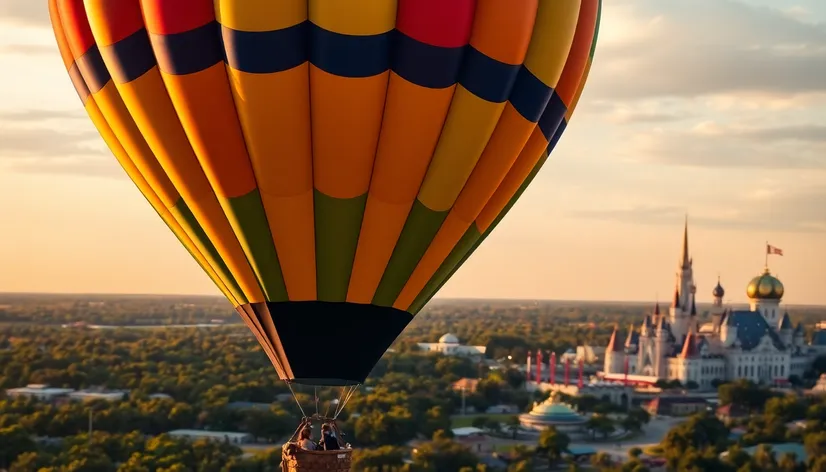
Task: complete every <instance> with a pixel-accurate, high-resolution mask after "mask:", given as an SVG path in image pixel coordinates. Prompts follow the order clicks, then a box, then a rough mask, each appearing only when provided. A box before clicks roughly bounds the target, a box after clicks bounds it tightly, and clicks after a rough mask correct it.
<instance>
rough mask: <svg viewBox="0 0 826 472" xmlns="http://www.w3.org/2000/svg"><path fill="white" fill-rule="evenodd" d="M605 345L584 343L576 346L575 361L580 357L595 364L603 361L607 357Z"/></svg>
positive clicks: (588, 362)
mask: <svg viewBox="0 0 826 472" xmlns="http://www.w3.org/2000/svg"><path fill="white" fill-rule="evenodd" d="M605 349H606V348H605V346H589V345H587V344H586V345H582V346H577V347H576V357H575V358H574V360H573V361H574V362H579V361H580V359H581V360H582V361H583V362H585V363H586V364H595V363H597V362H602V361H603V360H604V359H605Z"/></svg>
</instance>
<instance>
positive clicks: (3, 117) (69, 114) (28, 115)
mask: <svg viewBox="0 0 826 472" xmlns="http://www.w3.org/2000/svg"><path fill="white" fill-rule="evenodd" d="M85 119H88V116H87V115H86V114H85V113H83V112H82V111H79V110H42V109H40V110H38V109H28V110H7V111H0V122H3V121H7V122H12V123H31V122H43V121H46V120H85Z"/></svg>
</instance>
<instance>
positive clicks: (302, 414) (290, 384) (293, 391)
mask: <svg viewBox="0 0 826 472" xmlns="http://www.w3.org/2000/svg"><path fill="white" fill-rule="evenodd" d="M286 382H287V387H289V389H290V393H292V394H293V400H295V404H296V405H298V409H299V410H300V411H301V416H302V417H304V418H307V413H304V408H302V407H301V402H300V401H298V397H297V396H295V390H293V385H292V382H290V381H289V380H287V381H286Z"/></svg>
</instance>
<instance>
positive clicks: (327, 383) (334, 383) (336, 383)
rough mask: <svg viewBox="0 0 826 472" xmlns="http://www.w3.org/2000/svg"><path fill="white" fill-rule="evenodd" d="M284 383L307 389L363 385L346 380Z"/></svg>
mask: <svg viewBox="0 0 826 472" xmlns="http://www.w3.org/2000/svg"><path fill="white" fill-rule="evenodd" d="M286 382H287V383H289V384H293V385H296V384H297V385H306V386H308V387H354V386H358V385H361V384H362V383H364V382H356V381H353V380H346V379H287V380H286Z"/></svg>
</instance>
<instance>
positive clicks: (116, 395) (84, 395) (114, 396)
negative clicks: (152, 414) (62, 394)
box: [69, 390, 129, 402]
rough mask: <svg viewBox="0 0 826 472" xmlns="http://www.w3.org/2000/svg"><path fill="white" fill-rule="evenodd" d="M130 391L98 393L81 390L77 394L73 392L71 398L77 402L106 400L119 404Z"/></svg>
mask: <svg viewBox="0 0 826 472" xmlns="http://www.w3.org/2000/svg"><path fill="white" fill-rule="evenodd" d="M128 393H129V392H128V391H125V390H118V391H114V392H103V391H101V392H97V391H87V390H80V391H77V392H72V393H70V394H69V398H70V399H71V400H75V401H84V402H88V401H92V400H106V401H110V402H117V401H121V400H123V399H124V398H126V394H128Z"/></svg>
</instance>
